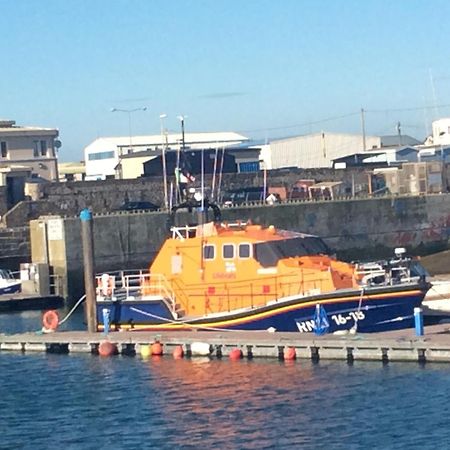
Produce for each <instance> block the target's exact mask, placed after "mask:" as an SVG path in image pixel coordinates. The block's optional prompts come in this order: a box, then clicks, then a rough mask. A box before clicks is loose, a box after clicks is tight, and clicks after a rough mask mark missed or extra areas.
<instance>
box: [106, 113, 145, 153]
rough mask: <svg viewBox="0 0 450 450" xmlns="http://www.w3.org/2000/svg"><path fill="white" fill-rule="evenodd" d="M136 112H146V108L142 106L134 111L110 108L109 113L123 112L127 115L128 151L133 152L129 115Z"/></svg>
mask: <svg viewBox="0 0 450 450" xmlns="http://www.w3.org/2000/svg"><path fill="white" fill-rule="evenodd" d="M136 111H147V107H146V106H143V107H141V108H134V109H120V108H111V112H123V113H127V114H128V133H129V135H130V151H131V152H133V143H132V137H131V136H132V134H131V114H132V113H134V112H136Z"/></svg>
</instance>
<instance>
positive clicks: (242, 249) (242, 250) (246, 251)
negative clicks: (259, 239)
mask: <svg viewBox="0 0 450 450" xmlns="http://www.w3.org/2000/svg"><path fill="white" fill-rule="evenodd" d="M238 252H239V258H241V259H247V258H250V256H251V246H250V244H239V249H238Z"/></svg>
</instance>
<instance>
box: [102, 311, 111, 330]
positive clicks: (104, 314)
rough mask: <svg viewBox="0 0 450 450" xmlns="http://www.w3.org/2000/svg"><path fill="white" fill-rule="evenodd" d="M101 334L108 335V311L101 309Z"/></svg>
mask: <svg viewBox="0 0 450 450" xmlns="http://www.w3.org/2000/svg"><path fill="white" fill-rule="evenodd" d="M102 313H103V333H104V334H108V333H109V323H110V322H109V309H108V308H103V310H102Z"/></svg>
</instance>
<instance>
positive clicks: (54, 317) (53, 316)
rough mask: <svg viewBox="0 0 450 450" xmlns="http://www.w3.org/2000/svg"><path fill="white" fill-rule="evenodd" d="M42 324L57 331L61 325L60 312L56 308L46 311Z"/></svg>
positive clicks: (47, 328)
mask: <svg viewBox="0 0 450 450" xmlns="http://www.w3.org/2000/svg"><path fill="white" fill-rule="evenodd" d="M42 324H43V325H44V328H45V329H46V330H53V331H55V330H56V329H57V328H58V325H59V315H58V313H57V312H56V311H55V310H54V309H51V310H49V311H46V312H45V313H44V315H43V317H42Z"/></svg>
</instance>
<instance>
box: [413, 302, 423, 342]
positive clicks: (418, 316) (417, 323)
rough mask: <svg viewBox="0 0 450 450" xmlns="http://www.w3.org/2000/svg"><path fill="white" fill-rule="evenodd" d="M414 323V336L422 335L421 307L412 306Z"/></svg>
mask: <svg viewBox="0 0 450 450" xmlns="http://www.w3.org/2000/svg"><path fill="white" fill-rule="evenodd" d="M414 325H415V327H416V336H423V314H422V308H414Z"/></svg>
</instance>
